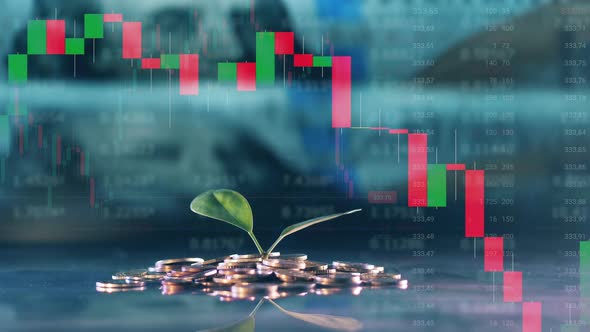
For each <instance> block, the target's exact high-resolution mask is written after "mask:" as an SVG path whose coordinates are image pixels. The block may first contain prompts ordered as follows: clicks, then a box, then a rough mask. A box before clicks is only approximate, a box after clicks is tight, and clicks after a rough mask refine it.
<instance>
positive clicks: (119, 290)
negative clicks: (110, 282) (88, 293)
mask: <svg viewBox="0 0 590 332" xmlns="http://www.w3.org/2000/svg"><path fill="white" fill-rule="evenodd" d="M144 290H146V287H133V288H108V287H107V288H104V287H96V291H97V292H99V293H109V294H110V293H122V292H143V291H144Z"/></svg>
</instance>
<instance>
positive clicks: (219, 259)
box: [192, 255, 231, 265]
mask: <svg viewBox="0 0 590 332" xmlns="http://www.w3.org/2000/svg"><path fill="white" fill-rule="evenodd" d="M230 256H231V255H230ZM230 256H223V257H217V258H212V259H208V260H206V261H203V262H202V263H193V264H192V265H217V264H218V263H221V262H223V261H224V260H226V259H228V258H229V257H230Z"/></svg>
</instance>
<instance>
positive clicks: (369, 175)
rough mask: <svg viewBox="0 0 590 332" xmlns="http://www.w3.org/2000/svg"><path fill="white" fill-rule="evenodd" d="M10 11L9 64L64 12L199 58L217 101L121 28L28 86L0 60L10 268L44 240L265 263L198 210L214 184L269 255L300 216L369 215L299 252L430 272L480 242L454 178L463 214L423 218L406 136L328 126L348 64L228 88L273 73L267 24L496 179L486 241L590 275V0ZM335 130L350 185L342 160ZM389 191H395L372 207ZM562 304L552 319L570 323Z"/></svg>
mask: <svg viewBox="0 0 590 332" xmlns="http://www.w3.org/2000/svg"><path fill="white" fill-rule="evenodd" d="M0 8H2V11H1V12H0V28H1V29H2V31H3V33H2V34H0V57H1V58H2V59H3V62H2V63H3V64H6V63H7V57H8V54H14V53H26V49H27V22H28V21H29V20H32V19H54V18H57V19H65V20H66V35H67V36H81V35H82V34H83V31H84V23H83V22H84V14H85V13H122V14H123V17H124V20H125V21H141V22H143V30H142V32H143V50H142V52H143V55H144V56H145V57H151V56H153V57H158V56H159V54H160V53H182V52H187V53H188V52H190V53H198V54H199V56H200V63H199V75H200V93H199V95H198V96H181V95H179V93H178V89H179V86H178V84H179V83H178V72H177V71H174V70H153V71H150V70H147V71H146V70H141V69H140V68H139V63H138V62H137V61H136V60H135V61H134V60H124V59H122V58H121V53H122V49H121V39H122V37H121V26H120V24H112V23H105V35H104V38H103V39H100V40H95V41H94V42H93V41H92V40H86V41H85V49H86V55H84V56H75V57H74V56H55V55H52V56H45V55H43V56H29V62H28V75H29V80H28V82H27V83H26V84H24V85H13V84H9V83H8V80H7V75H8V73H7V67H6V65H2V66H0V77H1V78H2V79H1V80H0V110H2V111H1V114H2V115H7V116H8V125H7V126H6V128H3V132H2V135H3V136H2V138H1V142H0V166H1V169H0V171H1V173H0V216H1V218H0V245H1V246H3V247H4V250H3V252H4V254H3V256H5V258H6V260H9V261H12V260H20V258H19V257H22V259H23V260H25V261H27V262H29V263H31V264H38V263H39V260H40V259H39V260H38V259H36V258H35V257H40V256H37V254H38V251H39V250H41V251H43V250H46V249H47V248H51V249H47V250H50V251H48V252H53V253H59V254H55V257H61V258H60V259H64V260H65V261H67V260H68V258H67V257H69V256H70V255H75V252H83V251H84V250H91V251H92V250H97V251H96V252H95V251H92V252H93V253H94V255H102V256H103V257H111V258H112V259H115V260H116V259H120V258H121V257H124V258H125V257H130V256H131V257H146V256H147V254H146V252H149V250H161V251H160V252H161V253H162V254H163V253H171V254H172V255H175V254H176V255H181V254H187V255H197V256H207V257H208V256H211V255H213V254H214V253H216V252H219V251H222V252H226V251H231V252H246V251H253V250H254V247H253V246H251V243H250V242H249V239H248V238H247V237H246V236H245V235H242V234H241V233H240V232H239V231H238V230H237V229H232V228H231V227H230V226H228V225H226V224H222V223H218V222H214V221H211V220H206V219H204V218H201V217H198V216H197V215H195V214H193V213H191V212H190V210H189V203H190V201H191V200H192V198H193V197H195V196H196V195H198V194H199V193H201V192H203V191H206V190H209V189H216V188H231V189H234V190H237V191H239V192H241V193H243V194H244V195H245V196H246V197H247V198H248V200H249V201H250V202H251V205H252V207H253V212H254V218H255V227H254V230H255V233H256V234H258V238H259V239H260V241H261V242H262V243H263V246H264V245H266V244H267V243H268V244H270V243H271V242H272V241H273V240H274V238H275V237H276V236H277V235H278V233H279V232H280V230H281V229H282V228H283V227H285V226H287V225H289V224H291V223H294V222H297V221H301V220H305V219H309V218H313V217H316V216H320V215H325V214H330V213H334V212H338V211H344V210H348V209H353V208H363V209H364V211H363V213H362V214H359V215H356V216H351V217H347V218H346V220H341V221H336V222H333V223H326V224H322V225H318V226H316V228H315V229H314V230H310V231H306V232H304V233H303V232H302V233H301V234H298V235H296V236H293V238H292V239H287V240H285V241H284V243H283V244H281V245H282V246H284V248H283V250H286V249H285V248H294V250H297V251H305V252H307V251H312V252H313V251H314V250H315V251H318V252H319V251H321V250H332V251H338V250H340V249H342V250H348V251H351V252H355V253H356V254H358V255H359V256H361V257H365V258H366V257H380V258H381V259H387V257H401V258H400V259H402V260H404V259H405V260H407V261H408V264H410V265H409V266H411V265H412V264H415V265H416V264H417V265H420V266H431V265H432V264H435V262H436V261H438V260H439V259H440V260H442V261H444V259H446V257H447V256H446V255H451V253H458V255H459V256H461V255H462V256H465V257H471V256H470V255H472V252H473V250H474V249H473V246H474V245H476V246H477V248H478V249H481V247H482V243H477V244H474V243H473V242H472V241H471V240H467V239H465V238H464V202H463V197H464V192H463V188H464V178H463V176H462V175H460V174H459V175H456V174H452V173H449V181H448V188H447V195H448V206H447V208H438V209H434V208H430V209H424V208H419V209H417V208H408V207H407V205H408V204H407V203H408V197H407V190H408V189H407V174H408V167H407V136H405V135H400V136H399V137H398V136H397V135H389V134H385V133H381V132H379V131H372V130H367V131H363V130H343V131H340V130H334V129H332V128H331V103H332V99H331V83H330V82H331V69H330V68H305V69H302V68H299V67H294V66H293V63H292V60H291V59H289V56H287V58H286V59H285V58H283V57H281V56H277V65H276V77H277V79H276V82H275V85H274V86H267V87H262V86H260V87H258V88H257V91H255V92H238V91H236V88H235V85H232V84H224V83H221V82H219V81H218V80H217V63H218V62H225V61H229V62H232V61H234V62H235V61H251V62H253V61H255V60H256V57H255V51H256V41H255V33H256V32H257V31H294V32H295V53H303V52H305V53H313V54H326V55H350V56H352V79H353V83H352V125H353V126H358V127H361V126H370V127H390V128H408V129H409V130H410V132H419V133H427V134H429V138H428V148H429V149H428V159H429V161H435V160H436V161H437V162H439V163H453V162H455V161H456V162H458V163H465V164H466V165H467V168H468V169H483V170H486V183H485V193H486V207H485V209H486V236H493V235H497V236H503V237H504V239H505V243H506V246H507V247H506V250H508V251H510V252H511V253H512V252H517V253H518V254H516V256H517V259H516V262H517V263H516V264H517V265H518V264H520V262H524V261H527V260H528V261H529V262H531V261H533V262H540V266H538V268H539V270H542V271H543V272H544V273H546V274H547V275H550V276H552V277H551V278H553V277H555V276H558V277H559V278H561V279H559V280H562V281H563V280H564V279H563V278H565V277H572V276H574V275H576V273H573V274H571V273H570V274H567V273H566V272H564V269H565V268H566V267H569V266H573V265H575V264H577V261H578V259H577V257H571V256H568V254H567V252H569V251H572V250H574V251H575V250H577V247H578V242H579V241H581V240H587V235H588V231H589V229H588V223H587V222H588V220H587V216H588V198H589V197H590V176H589V173H588V161H590V158H589V154H588V142H589V140H588V136H587V135H588V132H587V131H588V129H590V128H589V124H590V119H589V116H588V104H589V101H588V93H589V90H588V87H589V86H588V82H587V80H588V77H589V75H590V66H588V58H589V56H590V44H588V42H590V28H589V25H588V24H589V22H590V4H588V3H587V2H586V1H582V0H580V1H574V0H572V1H557V0H524V1H513V0H493V1H492V0H477V1H463V0H433V1H418V0H416V1H390V0H366V1H361V0H347V1H342V0H297V1H293V0H227V1H226V0H224V1H216V2H212V1H204V0H203V1H196V0H191V1H189V0H173V1H153V0H145V1H113V0H104V1H97V0H87V1H83V2H81V1H78V2H73V1H65V0H43V1H41V0H36V1H34V0H20V1H12V0H4V1H2V0H0ZM336 136H338V137H339V139H340V143H339V144H341V146H340V148H341V150H340V153H341V155H340V158H341V160H342V163H343V164H344V165H346V172H344V171H342V169H340V168H339V167H338V166H337V165H336V163H335V158H336V156H335V155H336V152H335V151H336V145H335V144H336V143H335V138H336ZM57 149H59V151H60V152H61V153H58V152H56V151H57ZM56 154H59V157H57V155H56ZM58 159H59V161H58ZM351 182H352V183H353V184H354V186H353V188H352V189H351V187H350V185H349V183H351ZM376 191H387V192H389V194H391V195H393V196H392V197H394V198H395V199H394V200H393V201H389V202H375V201H371V202H370V199H369V197H371V195H372V193H373V192H376ZM480 242H481V241H480ZM40 248H41V249H40ZM85 248H86V249H85ZM51 250H54V251H51ZM26 253H29V254H30V255H29V256H27V254H26ZM152 254H153V252H152ZM453 255H454V254H453ZM0 256H2V255H0ZM25 257H27V258H25ZM546 257H548V258H547V259H549V260H551V261H559V262H561V263H562V264H565V266H566V267H562V266H560V267H559V268H557V267H554V266H553V265H551V264H549V263H546V262H545V261H543V260H544V259H545V258H546ZM396 259H397V258H396ZM461 259H462V258H461ZM21 264H22V262H21ZM27 264H28V263H27ZM72 264H74V263H72ZM76 264H77V263H76ZM414 272H416V271H414ZM570 272H571V271H570ZM574 272H575V271H574ZM563 273H566V274H565V277H564V275H563ZM426 274H428V273H426ZM413 276H414V277H415V278H418V279H420V278H423V277H424V271H422V272H419V271H418V272H416V273H415V274H414V275H413ZM471 276H472V277H473V276H475V278H476V279H477V280H480V281H482V280H485V281H489V278H488V277H485V276H482V275H479V274H477V273H476V272H475V270H474V271H473V275H471ZM558 277H555V278H558ZM551 280H553V281H555V280H554V279H551ZM567 282H569V284H573V285H575V284H576V283H577V281H572V280H570V279H567ZM561 290H562V288H561V285H560V286H559V291H561ZM556 291H557V290H556ZM564 294H566V295H565V296H570V295H572V294H571V293H567V292H566V293H563V292H561V293H559V295H560V296H562V295H564ZM563 302H567V300H564V301H562V302H559V303H558V304H555V307H556V308H559V310H558V311H560V313H563V314H565V313H566V312H567V310H566V309H565V307H563ZM488 309H489V308H488ZM482 310H484V311H485V308H484V309H482ZM558 321H559V319H557V318H556V319H555V321H553V323H555V324H557V323H556V322H558ZM555 326H556V325H555ZM420 327H424V328H425V329H426V330H427V329H428V328H427V327H425V326H421V325H418V326H416V325H414V328H415V329H420ZM439 327H441V325H439ZM496 327H497V326H496ZM431 328H432V329H434V330H436V328H435V327H432V326H431ZM512 328H513V326H504V329H505V330H511V329H512ZM440 330H443V329H442V328H441V329H440ZM451 330H452V329H451ZM495 330H497V329H495Z"/></svg>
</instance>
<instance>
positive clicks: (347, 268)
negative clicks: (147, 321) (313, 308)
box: [96, 252, 408, 301]
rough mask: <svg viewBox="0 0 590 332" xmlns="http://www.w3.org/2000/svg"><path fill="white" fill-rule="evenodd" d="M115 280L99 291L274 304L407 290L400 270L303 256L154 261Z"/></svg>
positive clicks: (105, 283)
mask: <svg viewBox="0 0 590 332" xmlns="http://www.w3.org/2000/svg"><path fill="white" fill-rule="evenodd" d="M112 279H113V280H109V281H104V282H97V283H96V289H97V291H100V292H109V293H112V292H119V291H132V290H145V289H146V285H149V284H151V283H158V284H160V286H161V287H160V290H161V291H162V294H165V295H173V294H180V293H185V292H187V291H190V292H195V291H199V292H202V293H205V294H207V295H211V296H216V297H219V299H220V300H222V301H234V300H255V299H257V298H260V297H268V298H271V299H277V298H280V297H287V296H301V295H307V294H317V295H331V294H336V293H340V292H343V291H349V292H350V293H351V294H354V295H358V294H360V292H361V291H362V290H363V289H364V288H369V287H370V288H382V287H397V288H402V289H405V288H407V287H408V283H407V280H402V276H401V273H400V272H399V271H389V272H387V273H386V272H385V269H384V268H383V267H382V266H375V265H373V264H368V263H356V262H343V261H334V262H332V263H331V264H328V263H322V262H315V261H310V260H308V259H307V255H305V254H288V255H281V254H280V253H278V252H276V253H271V254H270V255H268V256H265V257H264V256H262V255H259V254H246V255H237V254H234V255H229V256H225V257H219V258H213V259H208V260H204V259H202V258H197V257H188V258H172V259H163V260H159V261H157V262H156V263H155V264H154V266H152V267H148V268H146V269H136V270H130V271H124V272H117V273H115V274H114V275H113V276H112Z"/></svg>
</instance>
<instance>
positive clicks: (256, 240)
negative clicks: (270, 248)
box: [248, 232, 264, 255]
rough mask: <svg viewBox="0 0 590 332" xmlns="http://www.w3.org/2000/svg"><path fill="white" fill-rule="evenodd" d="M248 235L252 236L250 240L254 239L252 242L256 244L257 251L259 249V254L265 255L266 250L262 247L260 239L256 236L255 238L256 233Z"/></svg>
mask: <svg viewBox="0 0 590 332" xmlns="http://www.w3.org/2000/svg"><path fill="white" fill-rule="evenodd" d="M248 235H250V238H251V239H252V241H254V244H255V245H256V249H258V252H259V253H260V254H261V255H263V254H264V250H263V249H262V247H261V246H260V243H258V239H256V236H254V233H253V232H248Z"/></svg>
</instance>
